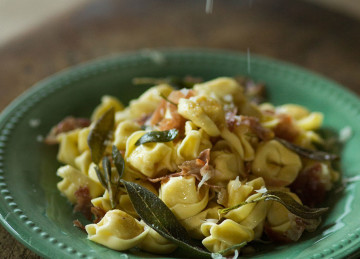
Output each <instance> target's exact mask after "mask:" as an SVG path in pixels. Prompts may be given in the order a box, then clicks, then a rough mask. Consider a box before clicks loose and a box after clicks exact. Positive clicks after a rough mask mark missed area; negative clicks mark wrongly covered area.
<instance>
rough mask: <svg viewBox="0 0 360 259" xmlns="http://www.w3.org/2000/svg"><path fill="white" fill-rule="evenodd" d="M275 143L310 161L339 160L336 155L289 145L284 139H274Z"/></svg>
mask: <svg viewBox="0 0 360 259" xmlns="http://www.w3.org/2000/svg"><path fill="white" fill-rule="evenodd" d="M276 140H277V141H279V142H280V143H281V144H283V145H284V146H285V147H287V148H288V149H290V150H292V151H294V152H295V153H297V154H299V155H300V156H303V157H306V158H310V159H312V160H318V161H324V160H335V159H339V156H338V155H335V154H330V153H327V152H323V151H317V150H310V149H306V148H303V147H300V146H297V145H295V144H293V143H290V142H288V141H286V140H284V139H281V138H276Z"/></svg>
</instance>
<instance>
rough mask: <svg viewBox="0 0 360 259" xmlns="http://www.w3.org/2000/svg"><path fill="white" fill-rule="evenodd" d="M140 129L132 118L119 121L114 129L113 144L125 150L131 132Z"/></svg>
mask: <svg viewBox="0 0 360 259" xmlns="http://www.w3.org/2000/svg"><path fill="white" fill-rule="evenodd" d="M140 129H141V128H140V126H139V124H137V123H136V122H134V121H132V120H125V121H123V122H121V123H120V124H119V125H118V126H117V127H116V130H115V136H114V145H115V146H116V147H117V148H118V149H119V150H125V148H126V141H127V139H128V138H129V137H130V136H131V134H133V133H134V132H135V131H139V130H140Z"/></svg>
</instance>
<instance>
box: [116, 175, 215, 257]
mask: <svg viewBox="0 0 360 259" xmlns="http://www.w3.org/2000/svg"><path fill="white" fill-rule="evenodd" d="M121 182H122V183H123V184H124V186H125V188H126V190H127V192H128V194H129V197H130V200H131V202H132V204H133V206H134V209H135V211H136V212H137V214H138V215H139V216H140V218H141V219H142V220H143V221H144V222H145V223H146V224H147V225H148V226H150V227H151V228H153V229H154V230H155V231H156V232H158V233H159V234H160V235H162V236H163V237H165V238H167V239H169V240H170V241H172V242H173V243H175V244H176V245H178V246H179V247H180V248H182V249H183V250H184V251H185V252H186V255H187V256H189V257H193V258H209V257H210V255H211V254H210V253H209V252H207V251H205V250H204V249H202V248H201V247H199V246H197V244H196V243H195V242H194V241H193V240H192V239H191V238H190V237H189V235H188V233H187V232H186V229H185V228H184V227H183V226H182V225H181V224H180V223H179V221H178V220H177V219H176V217H175V215H174V214H173V213H172V212H171V210H170V209H169V208H168V207H167V206H166V205H165V203H164V202H163V201H162V200H160V199H159V197H157V196H156V195H155V194H154V193H152V192H151V191H149V190H147V189H146V188H144V187H142V186H141V185H139V184H136V183H133V182H128V181H125V180H121Z"/></svg>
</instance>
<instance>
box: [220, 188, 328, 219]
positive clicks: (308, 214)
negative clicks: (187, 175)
mask: <svg viewBox="0 0 360 259" xmlns="http://www.w3.org/2000/svg"><path fill="white" fill-rule="evenodd" d="M261 200H265V201H276V202H279V203H281V204H282V205H284V206H285V207H286V208H287V209H288V210H289V211H290V212H291V213H293V214H294V215H296V216H298V217H300V218H303V219H317V218H319V217H320V216H321V215H323V214H324V213H325V212H326V211H327V210H328V209H329V208H309V207H306V206H303V205H301V204H300V203H298V202H297V201H295V200H294V199H293V198H292V197H291V196H290V195H289V194H287V193H285V192H281V191H268V192H266V193H264V194H263V195H262V196H261V197H259V198H257V199H254V200H252V201H248V202H242V203H240V204H238V205H236V206H233V207H230V208H225V209H221V210H219V213H220V214H225V213H227V212H229V211H231V210H234V209H237V208H239V207H241V206H244V205H246V204H249V203H254V202H258V201H261Z"/></svg>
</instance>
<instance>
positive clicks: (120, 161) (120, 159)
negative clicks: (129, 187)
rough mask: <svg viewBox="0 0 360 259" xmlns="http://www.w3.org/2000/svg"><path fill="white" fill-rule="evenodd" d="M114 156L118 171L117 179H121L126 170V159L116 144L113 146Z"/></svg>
mask: <svg viewBox="0 0 360 259" xmlns="http://www.w3.org/2000/svg"><path fill="white" fill-rule="evenodd" d="M112 158H113V162H114V165H115V167H116V170H117V172H118V179H116V180H117V181H120V178H121V177H122V175H123V173H124V170H125V161H124V158H123V157H122V155H121V153H120V151H119V150H118V149H117V147H116V146H115V145H113V146H112Z"/></svg>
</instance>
